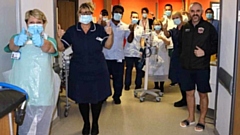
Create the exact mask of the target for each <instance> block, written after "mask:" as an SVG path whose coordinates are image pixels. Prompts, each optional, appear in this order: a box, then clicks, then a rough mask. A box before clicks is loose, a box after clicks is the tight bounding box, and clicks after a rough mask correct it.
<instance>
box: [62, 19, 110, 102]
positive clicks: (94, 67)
mask: <svg viewBox="0 0 240 135" xmlns="http://www.w3.org/2000/svg"><path fill="white" fill-rule="evenodd" d="M107 37H108V35H107V33H106V32H105V30H104V27H103V26H100V25H98V24H94V23H91V28H90V29H89V31H88V32H87V33H86V34H85V33H84V31H83V30H82V28H81V24H80V23H78V24H77V25H74V26H71V27H70V28H68V30H67V31H66V33H65V34H64V35H63V37H62V39H61V41H62V43H63V44H64V47H65V48H67V47H69V46H72V50H73V55H72V58H71V61H70V71H69V82H68V84H69V85H68V96H69V97H70V98H71V99H72V100H74V101H76V102H77V103H98V102H99V101H102V100H104V99H106V98H107V97H108V96H110V95H111V88H110V78H109V72H108V68H107V64H106V60H105V57H104V55H103V53H102V49H103V47H104V45H105V42H106V40H107Z"/></svg>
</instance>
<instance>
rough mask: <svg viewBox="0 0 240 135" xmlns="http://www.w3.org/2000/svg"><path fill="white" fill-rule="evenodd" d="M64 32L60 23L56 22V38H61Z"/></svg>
mask: <svg viewBox="0 0 240 135" xmlns="http://www.w3.org/2000/svg"><path fill="white" fill-rule="evenodd" d="M64 33H65V31H64V30H63V29H61V25H60V24H58V26H57V36H58V38H60V39H61V38H62V36H63V35H64Z"/></svg>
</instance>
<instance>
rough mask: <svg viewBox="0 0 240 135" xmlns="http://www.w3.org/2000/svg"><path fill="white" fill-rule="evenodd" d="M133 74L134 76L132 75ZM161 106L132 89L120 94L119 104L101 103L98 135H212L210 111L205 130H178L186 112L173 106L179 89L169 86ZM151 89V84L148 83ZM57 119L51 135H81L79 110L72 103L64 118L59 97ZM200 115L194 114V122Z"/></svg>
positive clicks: (184, 109)
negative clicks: (136, 94)
mask: <svg viewBox="0 0 240 135" xmlns="http://www.w3.org/2000/svg"><path fill="white" fill-rule="evenodd" d="M134 74H135V73H134ZM169 84H170V82H166V86H165V88H166V90H165V93H164V96H163V97H162V98H161V102H156V101H155V99H154V98H153V97H152V96H148V97H147V99H146V100H145V101H144V102H140V101H139V98H135V97H134V92H133V91H134V89H133V88H134V86H133V87H132V88H131V89H130V90H129V91H123V95H122V103H121V104H120V105H115V104H114V103H113V100H112V98H111V97H109V98H108V100H107V101H106V102H104V103H103V108H102V112H101V116H100V119H99V125H100V127H99V128H100V130H101V132H100V134H99V135H214V125H213V119H212V117H213V114H214V113H213V111H212V110H209V111H208V115H207V119H206V130H204V131H203V132H200V133H198V132H196V131H194V125H192V126H190V127H188V128H182V127H180V126H179V121H181V120H182V118H184V117H186V111H187V108H186V106H185V107H180V108H176V107H174V106H173V103H174V102H175V101H177V100H179V99H180V92H179V88H178V86H177V85H176V86H169ZM149 87H150V88H153V87H154V85H153V82H149ZM60 104H61V113H60V118H59V119H57V120H55V121H54V122H53V125H52V127H51V135H80V134H81V128H82V126H83V123H82V122H80V121H81V119H82V118H81V117H80V113H79V109H78V106H77V105H76V104H74V102H71V108H70V110H69V115H68V117H64V105H65V104H66V103H65V97H64V95H62V97H61V100H60ZM198 117H199V111H196V119H198Z"/></svg>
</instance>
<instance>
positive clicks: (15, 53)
mask: <svg viewBox="0 0 240 135" xmlns="http://www.w3.org/2000/svg"><path fill="white" fill-rule="evenodd" d="M20 58H21V53H20V52H12V55H11V59H14V60H19V59H20Z"/></svg>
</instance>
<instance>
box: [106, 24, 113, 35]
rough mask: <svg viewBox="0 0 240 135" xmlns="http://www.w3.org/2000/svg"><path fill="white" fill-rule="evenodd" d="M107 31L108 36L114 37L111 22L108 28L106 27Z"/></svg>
mask: <svg viewBox="0 0 240 135" xmlns="http://www.w3.org/2000/svg"><path fill="white" fill-rule="evenodd" d="M105 31H106V33H107V34H108V35H112V34H113V31H112V27H111V25H110V22H108V23H107V26H106V27H105Z"/></svg>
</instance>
